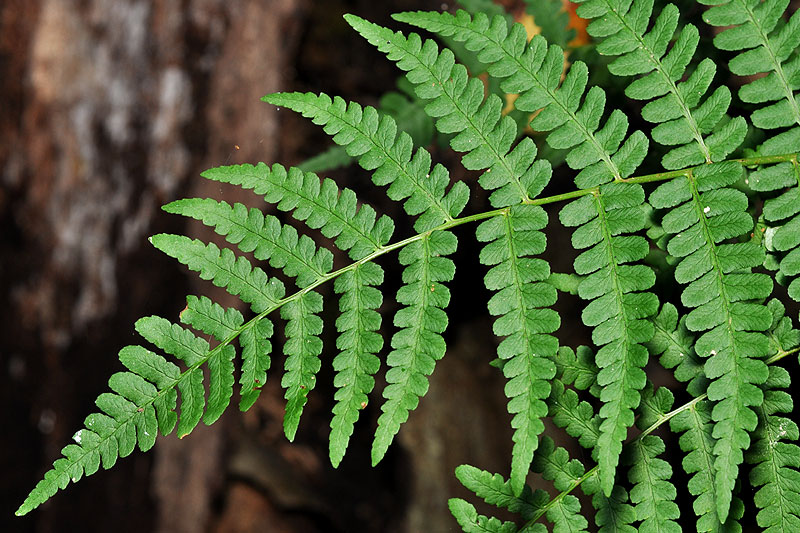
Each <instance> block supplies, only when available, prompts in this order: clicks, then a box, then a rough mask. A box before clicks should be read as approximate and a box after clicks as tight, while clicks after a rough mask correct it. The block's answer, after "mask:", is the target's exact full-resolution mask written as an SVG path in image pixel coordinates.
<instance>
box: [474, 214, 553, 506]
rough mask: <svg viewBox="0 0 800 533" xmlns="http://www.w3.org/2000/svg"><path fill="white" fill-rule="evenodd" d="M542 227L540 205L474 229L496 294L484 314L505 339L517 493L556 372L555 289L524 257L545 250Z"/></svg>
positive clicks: (540, 266)
mask: <svg viewBox="0 0 800 533" xmlns="http://www.w3.org/2000/svg"><path fill="white" fill-rule="evenodd" d="M545 225H547V215H546V214H545V212H544V210H543V209H542V208H541V207H539V206H531V205H520V206H514V207H512V208H510V209H509V210H508V213H507V214H504V215H502V216H498V217H494V218H490V219H489V220H486V221H484V222H482V223H481V225H480V226H478V229H477V237H478V240H479V241H481V242H487V243H488V244H486V245H485V246H484V248H483V250H481V254H480V261H481V263H483V264H485V265H489V266H491V267H492V268H491V269H490V270H489V272H488V273H487V274H486V276H485V277H484V283H485V285H486V287H487V288H488V289H489V290H492V291H496V292H495V294H494V295H493V296H492V298H491V299H490V300H489V312H490V313H491V314H492V315H494V316H497V317H498V318H497V319H496V320H495V323H494V333H495V335H499V336H504V337H506V338H505V339H504V340H503V341H502V342H501V343H500V346H499V347H498V349H497V354H498V356H499V358H500V360H502V361H503V373H504V374H505V376H506V378H507V379H508V380H509V381H508V383H507V384H506V389H505V392H506V396H508V398H509V403H508V411H509V413H511V414H512V415H514V418H513V420H512V422H511V426H512V427H513V428H514V435H513V440H514V448H513V451H512V463H511V486H512V488H513V489H514V490H515V491H516V493H517V494H519V493H520V492H521V491H522V489H523V486H524V485H525V478H526V476H527V474H528V471H529V469H530V463H531V460H532V458H533V453H534V451H536V448H537V446H538V436H539V434H540V433H541V432H542V431H543V430H544V423H543V422H542V420H541V419H542V418H543V417H544V416H545V415H547V405H546V404H545V402H544V400H545V399H546V398H547V397H548V396H549V395H550V384H549V383H548V381H549V380H550V379H552V378H553V377H555V374H556V367H555V365H554V364H553V362H552V358H554V357H555V355H556V351H557V350H558V340H557V339H556V338H555V337H553V336H552V335H550V334H551V333H553V332H554V331H556V330H557V329H558V327H559V325H560V324H561V320H560V318H559V317H558V314H557V313H556V312H555V311H554V310H552V309H549V307H550V306H552V305H553V304H555V302H556V298H557V295H556V290H555V288H554V287H553V286H552V285H550V284H548V283H546V282H545V280H547V278H548V277H549V276H550V268H549V266H548V265H547V263H546V262H545V261H544V260H542V259H538V258H531V257H528V256H533V255H538V254H541V253H542V252H543V251H544V249H545V238H544V234H543V233H542V232H541V231H540V230H541V229H542V228H544V227H545Z"/></svg>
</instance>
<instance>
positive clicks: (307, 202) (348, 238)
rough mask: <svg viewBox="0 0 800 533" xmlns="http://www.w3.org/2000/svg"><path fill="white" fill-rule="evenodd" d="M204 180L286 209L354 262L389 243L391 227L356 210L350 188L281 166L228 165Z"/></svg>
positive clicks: (386, 219) (370, 210) (365, 207)
mask: <svg viewBox="0 0 800 533" xmlns="http://www.w3.org/2000/svg"><path fill="white" fill-rule="evenodd" d="M202 175H203V177H204V178H206V179H210V180H214V181H219V182H222V183H231V184H233V185H238V186H241V187H242V188H245V189H253V192H255V193H256V194H260V195H264V199H265V200H266V201H267V202H269V203H272V204H276V205H277V207H278V209H280V210H281V211H291V212H292V215H293V216H294V218H296V219H297V220H300V221H305V223H306V224H307V225H308V226H309V227H310V228H312V229H319V230H320V231H321V232H322V234H323V235H325V236H326V237H328V238H329V239H334V238H335V239H336V241H335V244H336V246H337V247H338V248H339V249H340V250H344V251H349V253H350V257H351V258H352V259H353V260H359V259H362V258H363V257H365V256H367V255H369V254H370V253H372V252H374V251H375V250H377V249H379V248H380V247H381V246H383V245H385V244H386V243H387V242H389V239H390V238H391V237H392V232H393V231H394V223H393V222H392V219H390V218H389V217H387V216H385V215H382V216H380V217H378V218H377V220H376V216H377V215H376V213H375V209H373V208H372V207H371V206H369V205H367V204H361V206H360V207H359V205H358V201H357V199H356V195H355V193H354V192H353V191H351V190H350V189H341V190H340V189H339V188H338V187H337V186H336V183H335V182H334V181H333V180H331V179H327V178H326V179H324V180H322V181H321V182H320V179H319V177H317V176H316V175H315V174H312V173H310V172H302V171H301V170H299V169H297V168H294V167H292V168H290V169H289V170H288V171H287V170H286V169H285V168H284V167H282V166H281V165H278V164H275V165H272V167H268V166H267V165H265V164H264V163H259V164H257V165H233V166H225V167H218V168H212V169H210V170H206V171H205V172H203V174H202Z"/></svg>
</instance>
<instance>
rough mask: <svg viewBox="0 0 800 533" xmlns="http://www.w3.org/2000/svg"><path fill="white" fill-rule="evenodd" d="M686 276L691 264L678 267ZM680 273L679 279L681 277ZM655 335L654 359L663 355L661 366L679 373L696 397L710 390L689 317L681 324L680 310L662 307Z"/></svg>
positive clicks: (655, 320)
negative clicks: (689, 325) (689, 327)
mask: <svg viewBox="0 0 800 533" xmlns="http://www.w3.org/2000/svg"><path fill="white" fill-rule="evenodd" d="M678 268H679V269H680V271H681V272H683V271H684V270H685V269H687V268H691V262H690V261H688V260H687V261H684V262H682V263H680V265H678ZM679 275H681V274H678V273H677V272H676V276H679ZM653 326H654V327H655V332H654V334H653V338H652V339H651V340H650V342H648V343H647V349H648V350H650V354H651V355H660V356H661V359H660V362H661V366H663V367H664V368H666V369H672V368H674V369H675V378H676V379H678V381H688V382H689V383H688V384H687V385H686V390H687V392H688V393H689V394H691V395H692V396H694V397H697V396H700V395H701V394H704V393H705V391H706V389H707V388H708V379H707V378H706V376H705V373H704V371H703V362H702V361H701V360H700V358H699V357H697V354H696V353H695V351H694V337H692V335H691V334H690V333H689V330H688V329H687V328H686V317H681V318H680V320H678V310H677V309H676V308H675V306H674V305H672V304H671V303H665V304H664V305H663V306H662V307H661V311H660V312H659V313H658V316H656V317H654V318H653Z"/></svg>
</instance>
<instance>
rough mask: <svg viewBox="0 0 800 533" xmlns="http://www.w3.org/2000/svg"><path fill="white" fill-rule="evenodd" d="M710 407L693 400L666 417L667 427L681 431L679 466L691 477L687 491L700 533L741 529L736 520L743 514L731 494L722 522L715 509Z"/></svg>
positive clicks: (703, 402) (738, 503)
mask: <svg viewBox="0 0 800 533" xmlns="http://www.w3.org/2000/svg"><path fill="white" fill-rule="evenodd" d="M711 409H712V406H711V404H710V402H708V401H706V400H702V401H698V402H695V403H693V404H691V405H689V407H688V408H687V409H684V410H683V411H681V412H680V413H678V414H676V415H675V416H673V417H672V418H671V419H670V421H669V422H670V429H671V430H672V431H673V432H674V433H683V435H681V437H680V440H679V445H680V447H681V450H683V451H684V452H686V457H684V458H683V469H684V470H685V471H686V473H687V474H689V475H690V476H691V478H690V479H689V485H688V490H689V492H690V493H691V494H692V495H693V496H694V497H695V500H694V505H693V507H694V512H695V514H696V515H697V517H698V518H697V531H698V532H700V533H706V532H714V533H722V532H726V533H727V532H731V533H737V532H740V531H742V526H741V525H739V522H738V520H739V519H740V518H741V517H742V515H743V514H744V506H743V505H742V502H741V500H739V498H737V497H735V496H733V497H732V500H731V504H730V511H729V512H728V513H727V518H726V520H725V521H724V523H721V522H720V519H719V516H720V515H719V513H718V511H717V501H718V500H719V498H718V497H717V495H716V492H717V490H718V489H717V486H716V484H715V482H714V463H715V461H716V456H715V455H714V447H715V444H716V439H715V438H714V437H713V436H712V431H713V428H714V424H713V422H712V419H711Z"/></svg>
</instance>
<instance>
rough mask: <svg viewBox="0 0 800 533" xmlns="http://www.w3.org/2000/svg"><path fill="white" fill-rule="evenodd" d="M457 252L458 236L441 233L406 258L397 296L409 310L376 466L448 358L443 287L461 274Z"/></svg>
mask: <svg viewBox="0 0 800 533" xmlns="http://www.w3.org/2000/svg"><path fill="white" fill-rule="evenodd" d="M456 246H457V240H456V236H455V235H453V234H452V233H450V232H449V231H435V232H433V233H430V234H427V235H425V237H423V238H422V239H420V240H418V241H415V242H414V243H412V244H410V245H408V246H406V247H405V248H403V250H402V251H401V252H400V256H399V261H400V264H402V265H405V267H406V268H405V269H404V270H403V283H405V285H403V286H402V287H401V288H400V290H398V291H397V302H398V303H399V304H401V305H404V306H405V307H403V308H402V309H400V310H399V311H397V313H396V314H395V316H394V325H395V326H397V327H398V328H400V330H399V331H398V332H397V333H395V334H394V336H393V337H392V351H391V352H390V353H389V356H388V357H387V358H386V364H387V365H388V366H389V370H388V371H387V372H386V382H387V385H386V388H384V389H383V397H384V399H385V401H384V403H383V405H381V411H382V414H381V416H380V417H379V418H378V429H377V430H376V431H375V439H374V441H373V443H372V463H373V464H377V463H378V462H379V461H380V460H381V459H382V458H383V456H384V455H385V454H386V450H387V449H388V448H389V445H390V444H391V442H392V440H393V439H394V436H395V435H396V434H397V432H398V431H399V429H400V425H401V424H402V423H403V422H405V421H406V420H407V419H408V413H409V411H411V410H413V409H415V408H416V407H417V404H418V403H419V398H420V397H422V396H424V395H425V394H426V393H427V392H428V378H427V376H429V375H431V373H432V372H433V369H434V367H435V365H436V361H438V360H439V359H441V358H442V357H444V353H445V343H444V339H443V338H442V335H441V333H442V332H444V330H445V328H446V327H447V315H446V314H445V312H444V310H443V309H444V308H445V307H447V304H448V303H449V302H450V290H449V289H448V288H447V287H446V286H445V285H443V284H442V282H445V281H450V280H452V279H453V276H454V274H455V264H454V263H453V261H451V260H450V259H448V258H447V257H444V256H447V255H450V254H452V253H454V252H455V250H456Z"/></svg>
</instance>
